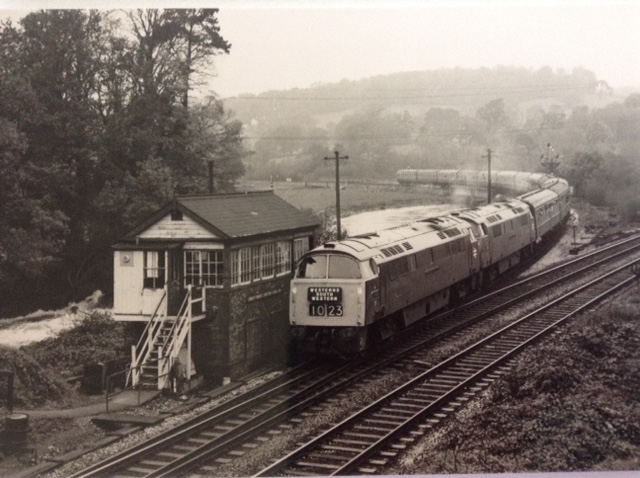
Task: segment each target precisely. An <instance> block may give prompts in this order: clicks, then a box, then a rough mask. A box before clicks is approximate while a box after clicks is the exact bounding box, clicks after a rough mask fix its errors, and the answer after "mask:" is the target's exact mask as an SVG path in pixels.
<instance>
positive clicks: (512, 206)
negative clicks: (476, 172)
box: [451, 199, 529, 223]
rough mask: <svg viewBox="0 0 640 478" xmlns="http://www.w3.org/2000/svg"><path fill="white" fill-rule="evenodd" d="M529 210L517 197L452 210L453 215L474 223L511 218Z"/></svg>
mask: <svg viewBox="0 0 640 478" xmlns="http://www.w3.org/2000/svg"><path fill="white" fill-rule="evenodd" d="M528 210H529V207H528V206H527V204H525V203H524V202H522V201H518V200H517V199H513V200H510V201H500V202H494V203H491V204H487V205H486V206H479V207H474V208H469V209H462V210H460V211H455V212H452V213H451V215H452V216H454V217H461V218H466V219H470V220H471V221H473V222H476V223H481V222H483V223H494V222H496V221H499V220H507V219H511V218H512V217H514V216H518V215H520V214H522V213H524V212H526V211H528Z"/></svg>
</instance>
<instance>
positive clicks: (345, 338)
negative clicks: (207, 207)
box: [289, 249, 377, 353]
mask: <svg viewBox="0 0 640 478" xmlns="http://www.w3.org/2000/svg"><path fill="white" fill-rule="evenodd" d="M375 270H377V268H375V265H372V264H370V263H369V261H366V262H363V261H360V260H358V259H356V258H355V257H353V256H351V255H349V254H347V253H344V252H341V251H336V250H331V249H328V250H315V251H311V252H309V253H307V254H306V255H305V256H303V257H302V259H301V260H300V262H299V264H298V267H297V269H296V274H295V277H294V279H293V280H292V281H291V297H290V307H289V318H290V324H291V326H292V329H291V333H292V335H293V338H294V340H295V341H296V342H297V343H298V344H299V345H300V344H301V345H302V348H304V349H309V350H312V351H315V352H317V351H318V350H319V349H327V348H329V349H334V350H335V351H337V352H339V353H349V352H354V351H355V352H359V351H361V350H364V348H365V345H366V335H365V334H366V328H365V327H364V326H365V322H366V320H365V318H366V312H365V309H366V296H365V294H366V290H367V289H366V285H367V284H366V283H367V281H369V280H371V279H373V278H375V276H376V273H375V272H374V271H375Z"/></svg>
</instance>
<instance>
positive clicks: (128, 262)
mask: <svg viewBox="0 0 640 478" xmlns="http://www.w3.org/2000/svg"><path fill="white" fill-rule="evenodd" d="M120 265H121V266H123V267H133V252H130V251H120Z"/></svg>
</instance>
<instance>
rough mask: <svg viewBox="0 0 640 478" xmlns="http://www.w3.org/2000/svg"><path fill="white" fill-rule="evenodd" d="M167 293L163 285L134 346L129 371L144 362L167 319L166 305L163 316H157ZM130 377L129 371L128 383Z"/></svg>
mask: <svg viewBox="0 0 640 478" xmlns="http://www.w3.org/2000/svg"><path fill="white" fill-rule="evenodd" d="M167 295H168V291H167V287H166V286H165V287H164V288H163V292H162V296H161V297H160V300H159V301H158V305H156V308H155V310H154V311H153V314H152V315H151V318H150V319H149V321H148V322H147V325H146V326H145V328H144V331H143V332H142V335H140V339H139V340H138V343H137V344H136V347H135V351H136V352H135V356H134V357H132V361H131V367H130V371H131V370H134V369H136V368H138V367H139V366H141V365H142V364H143V363H144V362H145V360H146V359H147V357H148V356H149V354H150V353H151V346H152V344H153V343H154V342H155V340H156V338H157V337H158V334H159V333H160V330H161V329H162V324H163V323H164V321H165V320H166V319H167V314H166V312H167V311H166V307H165V310H164V312H165V313H164V314H163V317H160V318H159V312H160V307H161V306H162V304H163V303H164V301H165V299H166V298H167ZM130 377H131V372H130V373H129V374H128V376H127V382H126V383H129V378H130ZM134 385H135V384H134Z"/></svg>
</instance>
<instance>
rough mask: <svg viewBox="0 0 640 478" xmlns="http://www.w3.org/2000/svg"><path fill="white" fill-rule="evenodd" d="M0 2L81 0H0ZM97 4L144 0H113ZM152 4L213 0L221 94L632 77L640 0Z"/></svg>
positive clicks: (639, 61) (637, 59)
mask: <svg viewBox="0 0 640 478" xmlns="http://www.w3.org/2000/svg"><path fill="white" fill-rule="evenodd" d="M88 5H90V6H93V7H95V6H96V4H87V3H86V2H85V4H84V7H85V8H86V7H87V6H88ZM0 6H1V7H3V8H5V9H16V8H22V9H24V8H38V7H46V8H52V7H58V8H77V7H83V4H82V3H80V2H74V1H66V2H37V1H31V2H29V1H26V2H25V1H22V2H18V1H14V0H0ZM101 6H105V7H108V8H124V7H131V6H150V4H148V5H145V4H143V3H140V2H125V1H123V0H114V1H112V2H110V3H109V4H108V5H106V4H104V5H101ZM153 6H155V7H168V6H174V7H175V6H197V7H202V6H207V7H217V8H220V13H219V19H220V27H221V33H222V35H223V37H224V38H225V39H226V40H227V41H229V42H231V44H232V48H231V53H230V54H229V55H224V56H220V57H218V58H216V62H215V65H216V66H215V69H216V72H217V77H216V78H214V79H213V80H212V81H211V83H210V86H211V89H212V90H213V91H215V92H216V93H218V94H219V95H220V96H222V97H226V96H232V95H236V94H239V93H260V92H263V91H267V90H270V89H288V88H294V87H299V88H306V87H309V86H311V85H312V84H314V83H329V82H335V81H340V80H341V79H343V78H346V79H354V80H355V79H360V78H365V77H370V76H376V75H382V74H388V73H395V72H402V71H422V70H431V69H437V68H452V67H462V68H478V67H489V68H492V67H495V66H497V65H503V66H521V67H526V68H532V69H537V68H539V67H541V66H543V65H549V66H551V67H552V68H554V69H558V68H561V69H564V70H565V71H567V72H571V70H572V69H573V68H574V67H576V66H581V67H584V68H586V69H588V70H591V71H593V72H594V73H595V74H596V76H597V77H598V78H599V79H602V80H605V81H607V82H608V83H609V84H610V85H611V86H613V87H614V88H615V87H624V86H640V0H627V1H622V0H611V1H606V0H601V1H569V0H546V1H543V0H539V1H530V0H529V1H518V0H511V1H491V0H489V1H483V2H480V1H468V0H467V1H456V0H449V1H429V0H423V1H415V0H414V1H409V0H396V1H393V2H382V1H376V0H369V1H346V2H345V1H342V2H338V1H335V0H323V1H318V0H316V1H310V0H297V1H294V0H270V1H264V0H263V1H260V2H257V1H252V2H250V1H247V0H235V1H231V0H223V1H218V2H214V1H208V2H206V3H205V2H201V3H194V2H191V3H184V2H180V3H177V2H173V3H167V2H164V3H163V2H153ZM4 13H5V16H6V14H7V13H8V12H7V11H5V12H4Z"/></svg>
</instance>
